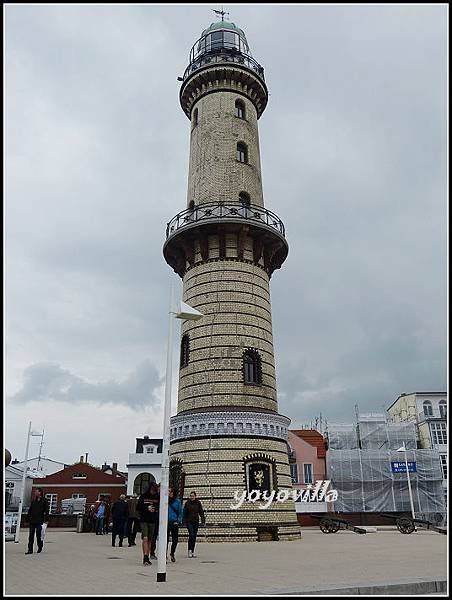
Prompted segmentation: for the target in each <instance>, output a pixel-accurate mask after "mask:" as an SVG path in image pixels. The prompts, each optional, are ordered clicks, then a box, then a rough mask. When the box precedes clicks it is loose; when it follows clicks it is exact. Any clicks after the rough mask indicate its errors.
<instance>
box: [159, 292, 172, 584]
mask: <svg viewBox="0 0 452 600" xmlns="http://www.w3.org/2000/svg"><path fill="white" fill-rule="evenodd" d="M173 296H174V292H173V283H172V282H171V289H170V304H169V316H168V347H167V350H166V380H165V405H164V410H163V447H162V478H161V481H160V503H159V534H158V536H159V537H158V551H157V581H166V545H167V537H168V531H167V530H168V481H169V442H170V440H169V430H170V416H171V384H172V366H173V328H174V313H173V301H174V299H173Z"/></svg>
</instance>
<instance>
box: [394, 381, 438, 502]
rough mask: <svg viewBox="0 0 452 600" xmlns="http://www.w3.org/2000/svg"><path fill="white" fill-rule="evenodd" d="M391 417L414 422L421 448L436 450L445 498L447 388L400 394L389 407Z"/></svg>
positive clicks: (395, 419) (396, 419)
mask: <svg viewBox="0 0 452 600" xmlns="http://www.w3.org/2000/svg"><path fill="white" fill-rule="evenodd" d="M388 413H389V415H390V416H391V419H392V420H393V421H412V422H414V423H416V428H417V432H418V445H419V447H420V448H432V449H435V450H438V452H439V455H440V460H441V469H442V473H443V489H444V497H445V499H447V463H448V458H447V392H412V393H410V394H401V395H400V396H399V397H398V398H397V399H396V400H395V401H394V402H393V403H392V404H391V406H390V407H389V408H388Z"/></svg>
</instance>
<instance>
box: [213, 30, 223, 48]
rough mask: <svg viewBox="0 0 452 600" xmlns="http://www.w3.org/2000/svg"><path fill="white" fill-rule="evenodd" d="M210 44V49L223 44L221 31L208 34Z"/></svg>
mask: <svg viewBox="0 0 452 600" xmlns="http://www.w3.org/2000/svg"><path fill="white" fill-rule="evenodd" d="M210 44H211V48H212V50H216V49H218V48H221V47H222V46H223V32H222V31H213V32H212V33H211V34H210Z"/></svg>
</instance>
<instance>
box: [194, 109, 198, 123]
mask: <svg viewBox="0 0 452 600" xmlns="http://www.w3.org/2000/svg"><path fill="white" fill-rule="evenodd" d="M197 124H198V109H197V108H195V110H194V111H193V127H196V125H197Z"/></svg>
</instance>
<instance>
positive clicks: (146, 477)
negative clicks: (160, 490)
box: [133, 473, 155, 496]
mask: <svg viewBox="0 0 452 600" xmlns="http://www.w3.org/2000/svg"><path fill="white" fill-rule="evenodd" d="M151 483H155V477H154V475H151V474H150V473H140V474H139V475H138V476H137V477H135V481H134V482H133V493H134V494H137V496H140V495H141V494H144V492H145V491H146V490H147V489H148V487H149V486H150V484H151Z"/></svg>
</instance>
